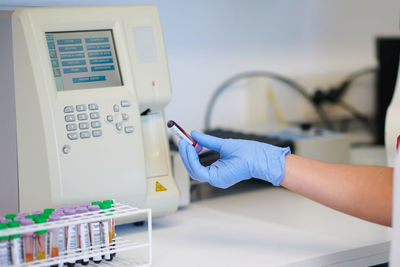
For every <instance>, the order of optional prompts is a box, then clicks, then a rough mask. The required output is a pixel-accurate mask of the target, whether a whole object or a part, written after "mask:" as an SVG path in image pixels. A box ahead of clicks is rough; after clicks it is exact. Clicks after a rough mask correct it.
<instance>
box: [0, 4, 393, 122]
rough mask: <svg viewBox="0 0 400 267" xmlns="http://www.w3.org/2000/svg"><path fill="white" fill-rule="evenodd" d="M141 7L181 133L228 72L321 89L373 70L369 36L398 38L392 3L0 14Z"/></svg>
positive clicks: (219, 116)
mask: <svg viewBox="0 0 400 267" xmlns="http://www.w3.org/2000/svg"><path fill="white" fill-rule="evenodd" d="M94 2H95V3H94ZM149 3H150V4H155V5H157V6H158V8H159V12H160V16H161V22H162V24H163V30H164V37H165V44H166V50H167V55H168V60H169V69H170V75H171V82H172V88H173V97H172V100H171V103H170V104H169V106H168V107H167V108H166V116H167V119H169V118H171V119H174V120H176V121H178V122H180V123H181V124H182V125H183V126H184V127H185V128H188V129H196V128H197V129H202V128H203V125H204V116H205V109H206V105H207V103H208V101H209V98H210V97H211V95H212V93H213V91H214V90H215V88H216V87H217V86H218V85H219V84H220V83H221V82H222V81H224V80H225V79H226V78H228V77H230V76H232V75H234V74H237V73H239V72H242V71H248V70H269V71H273V72H277V73H281V74H283V75H287V76H289V77H293V78H296V79H299V80H300V81H301V82H302V83H304V84H306V85H308V86H310V88H314V87H315V85H317V84H319V85H321V83H324V82H325V81H326V83H325V84H322V85H327V84H329V83H331V82H335V81H337V79H338V77H343V76H345V75H346V74H347V73H349V72H351V71H353V70H357V69H359V68H362V67H366V66H374V65H376V58H375V46H374V44H375V37H376V36H378V35H379V36H382V35H396V36H399V35H400V34H399V21H400V17H399V14H400V12H399V11H400V1H398V0H380V1H376V0H297V1H289V0H275V1H266V0H264V1H262V0H253V1H249V0H235V1H232V0H219V1H212V0H203V1H178V0H168V1H162V0H156V1H136V0H131V1H127V0H114V1H104V0H103V1H90V0H80V1H65V0H64V1H61V0H58V1H54V0H53V1H43V0H40V1H21V0H8V1H4V0H0V6H3V8H12V7H14V6H31V5H33V6H35V5H45V6H47V5H49V6H54V5H93V4H97V5H102V4H107V5H111V4H149ZM243 97H244V95H243V92H238V93H237V94H234V93H232V92H231V93H227V94H224V98H223V99H221V100H220V101H218V108H217V109H216V110H215V112H214V116H213V119H212V122H213V125H217V124H223V123H228V124H232V123H235V121H237V120H238V119H243V112H244V109H245V103H244V102H245V101H244V100H243ZM285 104H287V106H293V105H292V104H293V103H291V102H288V103H281V105H282V106H285ZM362 104H363V103H361V105H362Z"/></svg>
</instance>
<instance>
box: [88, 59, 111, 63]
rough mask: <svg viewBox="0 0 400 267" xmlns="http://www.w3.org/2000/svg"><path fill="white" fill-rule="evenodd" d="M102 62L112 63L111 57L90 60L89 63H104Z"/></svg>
mask: <svg viewBox="0 0 400 267" xmlns="http://www.w3.org/2000/svg"><path fill="white" fill-rule="evenodd" d="M104 63H113V60H112V58H99V59H91V60H90V64H104Z"/></svg>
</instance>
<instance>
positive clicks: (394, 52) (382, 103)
mask: <svg viewBox="0 0 400 267" xmlns="http://www.w3.org/2000/svg"><path fill="white" fill-rule="evenodd" d="M376 56H377V60H378V63H379V68H378V75H377V79H376V118H375V124H376V129H377V131H376V143H377V144H381V145H383V144H384V141H385V118H386V111H387V109H388V107H389V105H390V101H391V100H392V97H393V93H394V91H395V87H396V79H397V72H398V67H399V60H398V59H399V57H400V38H399V37H393V36H390V37H378V38H376Z"/></svg>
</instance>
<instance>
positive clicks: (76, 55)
mask: <svg viewBox="0 0 400 267" xmlns="http://www.w3.org/2000/svg"><path fill="white" fill-rule="evenodd" d="M60 57H61V59H69V58H84V57H85V53H64V54H61V55H60Z"/></svg>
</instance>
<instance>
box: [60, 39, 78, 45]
mask: <svg viewBox="0 0 400 267" xmlns="http://www.w3.org/2000/svg"><path fill="white" fill-rule="evenodd" d="M81 43H82V40H81V39H62V40H57V44H58V45H68V44H81Z"/></svg>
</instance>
